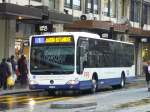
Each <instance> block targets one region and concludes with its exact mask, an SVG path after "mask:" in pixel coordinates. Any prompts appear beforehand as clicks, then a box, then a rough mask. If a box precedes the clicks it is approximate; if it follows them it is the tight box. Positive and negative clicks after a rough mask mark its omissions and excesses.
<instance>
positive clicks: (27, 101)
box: [0, 93, 72, 111]
mask: <svg viewBox="0 0 150 112" xmlns="http://www.w3.org/2000/svg"><path fill="white" fill-rule="evenodd" d="M70 98H72V97H70V96H48V95H41V94H38V93H34V94H18V95H5V96H0V111H4V110H11V109H15V108H22V107H32V108H34V105H38V104H42V103H48V102H55V101H61V100H65V99H70Z"/></svg>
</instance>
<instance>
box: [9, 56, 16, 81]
mask: <svg viewBox="0 0 150 112" xmlns="http://www.w3.org/2000/svg"><path fill="white" fill-rule="evenodd" d="M10 62H11V65H12V74H13V79H14V81H16V79H17V74H16V72H17V63H16V61H15V56H14V55H11V57H10Z"/></svg>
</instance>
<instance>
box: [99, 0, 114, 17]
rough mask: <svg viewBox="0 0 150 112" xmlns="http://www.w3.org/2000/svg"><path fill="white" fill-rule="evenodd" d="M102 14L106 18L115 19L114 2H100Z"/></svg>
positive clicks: (112, 0) (108, 0) (110, 0)
mask: <svg viewBox="0 0 150 112" xmlns="http://www.w3.org/2000/svg"><path fill="white" fill-rule="evenodd" d="M102 3H103V5H102V6H103V7H102V13H103V15H105V16H108V17H116V4H117V3H116V0H102Z"/></svg>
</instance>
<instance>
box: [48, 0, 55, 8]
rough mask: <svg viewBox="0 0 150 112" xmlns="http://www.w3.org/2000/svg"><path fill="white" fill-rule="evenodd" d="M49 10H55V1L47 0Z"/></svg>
mask: <svg viewBox="0 0 150 112" xmlns="http://www.w3.org/2000/svg"><path fill="white" fill-rule="evenodd" d="M49 8H50V9H55V0H49Z"/></svg>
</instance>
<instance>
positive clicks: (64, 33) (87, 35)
mask: <svg viewBox="0 0 150 112" xmlns="http://www.w3.org/2000/svg"><path fill="white" fill-rule="evenodd" d="M59 35H76V36H77V37H79V36H81V37H88V38H94V39H101V40H107V41H113V42H120V43H125V44H133V43H130V42H125V41H119V40H112V39H106V38H101V37H100V36H99V35H98V34H94V33H89V32H54V33H45V34H42V35H32V36H31V37H33V36H59Z"/></svg>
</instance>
